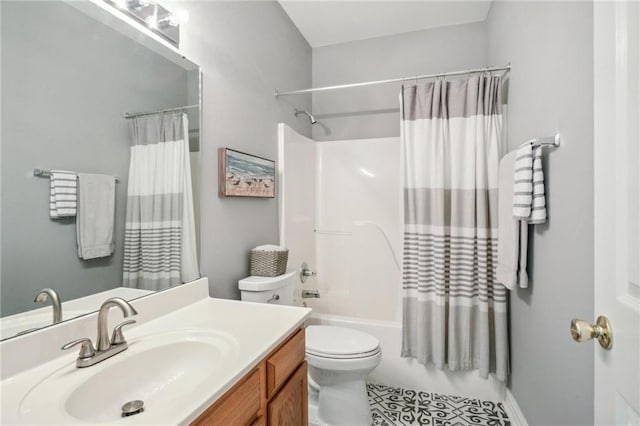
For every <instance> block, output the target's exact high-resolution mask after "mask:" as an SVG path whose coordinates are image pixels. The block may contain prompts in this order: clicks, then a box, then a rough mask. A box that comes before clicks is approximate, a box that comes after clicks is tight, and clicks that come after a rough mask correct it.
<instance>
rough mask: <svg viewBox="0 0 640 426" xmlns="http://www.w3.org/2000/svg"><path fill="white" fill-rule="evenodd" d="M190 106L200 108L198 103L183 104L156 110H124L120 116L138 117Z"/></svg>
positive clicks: (189, 107)
mask: <svg viewBox="0 0 640 426" xmlns="http://www.w3.org/2000/svg"><path fill="white" fill-rule="evenodd" d="M191 108H200V105H185V106H181V107H175V108H167V109H159V110H157V111H146V112H125V113H124V114H123V115H122V116H123V117H124V118H134V117H140V116H141V115H151V114H160V113H163V112H171V111H181V110H183V109H191Z"/></svg>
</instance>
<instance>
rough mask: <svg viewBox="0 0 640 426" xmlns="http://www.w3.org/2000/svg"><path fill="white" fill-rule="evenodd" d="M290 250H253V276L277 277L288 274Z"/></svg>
mask: <svg viewBox="0 0 640 426" xmlns="http://www.w3.org/2000/svg"><path fill="white" fill-rule="evenodd" d="M288 259H289V249H284V250H280V251H265V250H256V249H253V250H251V275H256V276H259V277H277V276H278V275H282V274H284V273H285V272H287V260H288Z"/></svg>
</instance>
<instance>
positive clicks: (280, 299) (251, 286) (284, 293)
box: [238, 271, 296, 305]
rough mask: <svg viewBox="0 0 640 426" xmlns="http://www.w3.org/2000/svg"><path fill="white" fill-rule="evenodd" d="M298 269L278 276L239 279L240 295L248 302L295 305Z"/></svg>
mask: <svg viewBox="0 0 640 426" xmlns="http://www.w3.org/2000/svg"><path fill="white" fill-rule="evenodd" d="M295 280H296V271H288V272H287V273H285V274H282V275H279V276H277V277H258V276H250V277H247V278H243V279H241V280H240V281H238V288H239V289H240V296H241V299H242V300H243V301H246V302H258V303H273V304H277V305H293V285H294V283H295Z"/></svg>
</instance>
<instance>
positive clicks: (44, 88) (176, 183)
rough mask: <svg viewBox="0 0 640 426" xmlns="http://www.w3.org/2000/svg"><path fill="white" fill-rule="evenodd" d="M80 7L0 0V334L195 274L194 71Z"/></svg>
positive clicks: (165, 51) (196, 125)
mask: <svg viewBox="0 0 640 426" xmlns="http://www.w3.org/2000/svg"><path fill="white" fill-rule="evenodd" d="M83 3H84V5H83V6H82V7H76V6H74V5H73V3H66V2H63V1H34V2H23V1H3V2H2V3H1V7H2V13H1V19H2V22H1V25H2V26H1V35H2V37H1V43H2V45H1V52H2V58H1V59H2V69H1V72H2V88H1V89H2V115H1V120H2V133H1V136H2V159H1V161H2V168H1V179H2V200H1V201H2V204H1V206H2V211H1V216H2V218H1V227H2V229H1V231H2V234H1V239H2V242H1V245H2V247H1V250H2V252H1V254H2V261H1V263H2V264H1V283H0V286H1V287H0V316H1V317H2V318H1V319H0V326H1V327H0V338H2V339H4V338H8V337H12V336H15V335H17V334H20V333H23V332H28V331H31V330H33V329H38V328H41V327H43V326H47V325H49V324H52V323H55V322H59V321H63V320H67V319H70V318H73V317H75V316H78V315H82V314H85V313H88V312H91V311H94V310H96V309H98V307H99V306H100V304H101V303H102V302H103V301H104V300H105V299H106V298H108V297H111V296H116V295H117V296H120V297H124V298H126V299H129V300H130V299H133V298H136V297H140V296H142V295H146V294H149V293H151V292H153V291H157V290H162V289H165V288H169V287H171V286H175V285H179V284H180V283H182V282H187V281H190V280H192V279H195V278H198V277H199V271H198V265H197V257H198V255H197V253H198V243H197V241H196V235H197V234H198V232H197V228H198V218H197V210H198V191H197V188H198V176H199V167H200V160H199V127H200V125H199V116H200V110H199V105H200V71H199V68H198V66H197V65H196V64H194V63H192V62H190V61H188V60H185V59H184V58H182V57H181V56H180V55H178V54H177V53H175V52H174V51H171V50H170V49H169V48H167V47H165V46H162V45H161V44H160V43H150V42H149V40H145V41H144V43H141V39H142V38H143V36H142V35H141V33H137V34H134V33H135V31H133V32H132V30H127V31H123V30H122V28H121V27H119V28H117V29H115V28H113V22H114V21H117V20H114V19H113V17H112V16H111V15H110V14H109V13H108V12H105V11H104V10H101V9H100V8H98V7H97V6H96V5H93V4H89V3H88V2H83ZM87 6H90V7H93V8H94V9H95V10H94V11H92V12H91V13H87ZM118 25H120V26H122V22H118ZM43 28H46V29H47V30H46V31H43V30H42V29H43ZM155 44H157V46H155ZM158 111H162V112H158ZM127 113H128V114H127ZM36 169H38V170H39V172H36V173H34V171H35V170H36Z"/></svg>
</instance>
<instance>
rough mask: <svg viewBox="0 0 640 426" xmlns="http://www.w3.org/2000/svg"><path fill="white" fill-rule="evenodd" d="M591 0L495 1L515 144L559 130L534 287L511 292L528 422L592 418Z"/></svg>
mask: <svg viewBox="0 0 640 426" xmlns="http://www.w3.org/2000/svg"><path fill="white" fill-rule="evenodd" d="M592 18H593V16H592V5H591V4H590V3H588V2H572V3H560V2H539V3H534V2H494V3H493V6H492V8H491V11H490V13H489V17H488V21H487V31H488V46H489V50H488V52H489V55H488V57H489V63H492V64H502V63H505V62H508V61H511V63H512V65H513V68H512V71H511V74H510V79H509V123H508V134H509V145H510V147H511V148H512V149H513V148H516V147H517V146H518V145H519V144H520V143H521V142H523V141H525V140H526V139H528V138H530V137H533V136H536V135H550V134H552V133H554V132H555V131H556V130H557V131H560V132H561V134H562V137H563V140H562V146H561V147H560V148H559V149H556V150H548V151H547V152H548V155H546V159H545V164H544V166H545V173H546V175H545V178H546V181H547V185H546V188H547V203H548V213H549V221H548V223H547V224H546V225H544V226H537V227H536V228H535V232H533V238H532V241H531V246H530V247H529V254H530V256H529V265H530V266H529V272H530V276H531V284H530V288H528V289H525V290H519V291H517V292H515V293H512V297H511V366H512V375H511V386H510V387H511V390H512V392H513V394H514V395H515V397H516V399H517V401H518V404H519V405H520V407H521V408H522V410H523V412H524V414H525V416H526V418H527V420H528V421H529V424H531V425H552V424H553V425H564V424H579V425H586V424H592V423H593V405H592V404H593V345H592V344H588V345H578V344H576V343H573V341H572V340H571V336H570V335H569V321H570V320H571V318H574V317H575V318H585V319H593V63H592V61H593V53H592V52H593V43H592V37H593V22H592Z"/></svg>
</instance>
